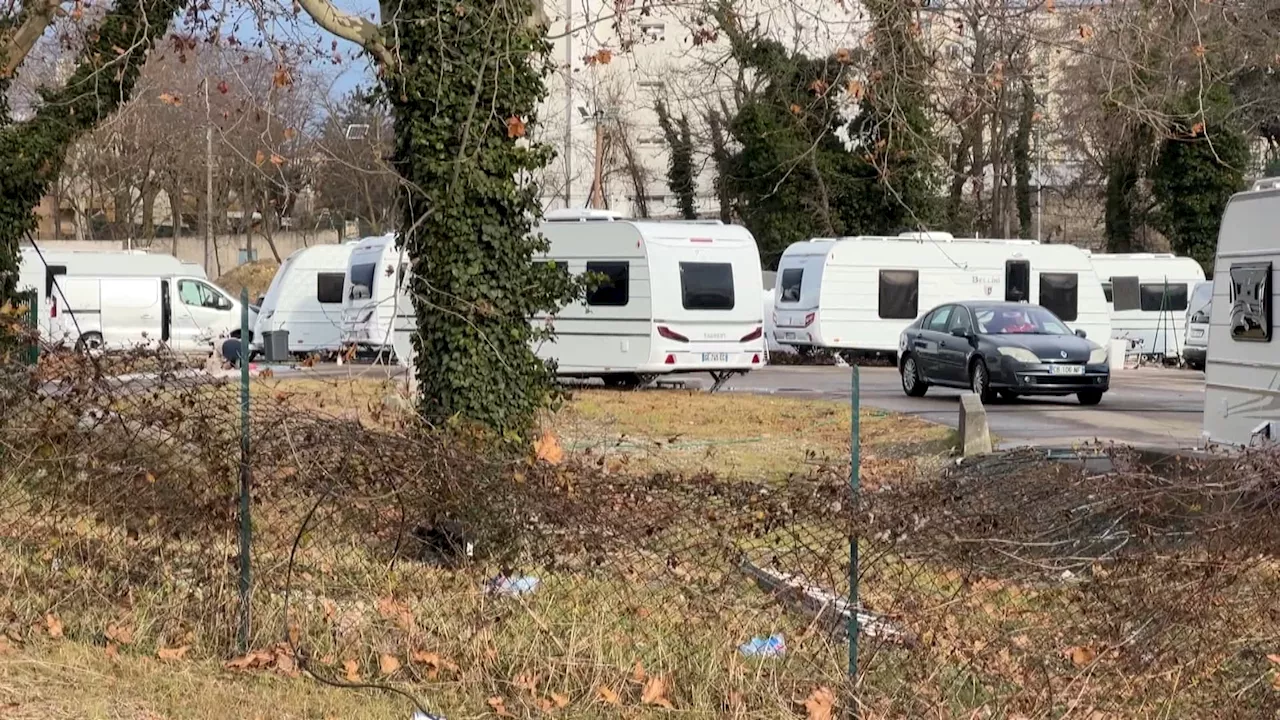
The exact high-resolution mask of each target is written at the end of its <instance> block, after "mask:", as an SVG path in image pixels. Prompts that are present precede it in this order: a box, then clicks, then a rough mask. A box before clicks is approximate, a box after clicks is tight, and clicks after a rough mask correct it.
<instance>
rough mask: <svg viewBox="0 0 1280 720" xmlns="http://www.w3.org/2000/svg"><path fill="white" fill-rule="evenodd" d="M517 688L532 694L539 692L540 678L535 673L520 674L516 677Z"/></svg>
mask: <svg viewBox="0 0 1280 720" xmlns="http://www.w3.org/2000/svg"><path fill="white" fill-rule="evenodd" d="M514 684H515V686H516V687H517V688H519V689H521V690H527V691H528V692H530V693H536V692H538V676H537V675H534V674H533V673H520V674H519V675H517V676H516V681H515V683H514Z"/></svg>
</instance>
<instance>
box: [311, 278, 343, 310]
mask: <svg viewBox="0 0 1280 720" xmlns="http://www.w3.org/2000/svg"><path fill="white" fill-rule="evenodd" d="M343 280H345V278H344V277H343V275H342V273H331V272H330V273H317V274H316V300H318V301H320V302H322V303H341V302H342V282H343Z"/></svg>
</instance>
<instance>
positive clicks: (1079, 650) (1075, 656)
mask: <svg viewBox="0 0 1280 720" xmlns="http://www.w3.org/2000/svg"><path fill="white" fill-rule="evenodd" d="M1062 656H1063V657H1065V658H1066V659H1068V660H1070V661H1071V664H1072V665H1075V666H1076V667H1084V666H1085V665H1088V664H1089V663H1091V662H1093V661H1094V659H1095V658H1097V657H1098V653H1097V651H1095V650H1094V649H1093V648H1091V647H1086V646H1083V645H1073V646H1071V647H1069V648H1066V649H1065V650H1063V651H1062Z"/></svg>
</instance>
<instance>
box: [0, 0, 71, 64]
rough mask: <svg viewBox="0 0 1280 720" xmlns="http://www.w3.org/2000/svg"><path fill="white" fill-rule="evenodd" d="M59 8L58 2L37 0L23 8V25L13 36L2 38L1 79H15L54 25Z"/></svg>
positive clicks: (0, 50) (54, 0)
mask: <svg viewBox="0 0 1280 720" xmlns="http://www.w3.org/2000/svg"><path fill="white" fill-rule="evenodd" d="M58 7H59V3H58V0H35V1H34V2H30V3H26V4H24V5H23V6H22V24H21V25H19V26H18V27H17V29H16V30H14V31H13V32H12V33H11V34H7V35H6V36H4V37H2V38H0V39H2V40H3V45H0V60H3V61H4V65H3V67H0V78H9V77H13V74H14V73H15V72H17V71H18V66H20V65H21V64H22V61H23V60H25V59H26V57H27V54H28V53H30V52H31V49H32V48H33V47H35V46H36V42H37V41H38V40H39V39H40V36H42V35H44V31H45V30H46V29H48V27H49V25H50V24H52V23H53V18H54V16H55V15H57V14H58Z"/></svg>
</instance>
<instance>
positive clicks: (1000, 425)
mask: <svg viewBox="0 0 1280 720" xmlns="http://www.w3.org/2000/svg"><path fill="white" fill-rule="evenodd" d="M301 372H302V373H303V374H309V375H321V376H329V377H332V376H335V375H348V374H357V375H365V376H368V377H378V376H384V375H386V374H388V373H390V374H392V375H399V374H400V373H401V372H402V371H401V370H400V369H399V368H396V367H394V366H393V367H391V368H387V367H385V366H383V367H371V366H368V365H348V366H345V367H342V366H336V365H322V366H317V367H315V368H312V369H310V370H304V371H301ZM277 374H278V375H283V374H284V373H282V372H278V373H277ZM850 377H851V375H850V370H849V369H848V368H841V367H816V366H805V367H795V366H773V367H765V368H762V369H760V370H756V371H754V372H752V373H750V374H748V375H745V376H743V377H738V378H734V379H733V380H731V381H730V382H729V383H728V384H727V385H726V390H728V391H736V392H752V393H764V394H776V395H780V396H790V397H807V398H825V399H831V400H844V401H848V399H849V397H850V394H851V392H850ZM671 380H674V381H677V382H684V383H685V384H686V387H690V388H696V387H707V386H709V385H710V380H709V379H708V378H707V376H705V375H679V376H674V377H672V378H671ZM861 382H862V392H861V398H862V403H863V405H866V406H868V407H875V408H880V409H883V410H889V411H892V412H901V413H908V414H911V415H915V416H918V417H921V418H924V419H926V420H930V421H933V422H938V423H944V424H947V425H950V426H952V427H955V426H956V424H957V422H958V420H959V400H958V398H959V397H960V391H959V390H950V389H946V388H938V387H933V388H930V389H929V394H928V395H926V396H924V397H922V398H912V397H907V396H906V395H905V394H904V393H903V392H902V387H901V385H900V384H899V380H898V372H897V370H895V369H894V368H887V367H868V368H862V369H861ZM646 392H661V390H650V391H646ZM1203 412H1204V374H1203V373H1199V372H1194V371H1190V370H1176V369H1163V368H1141V369H1136V370H1124V371H1121V372H1116V373H1113V374H1112V376H1111V390H1110V392H1108V393H1107V394H1106V396H1105V397H1103V399H1102V404H1100V405H1098V406H1096V407H1091V408H1086V407H1082V406H1081V405H1080V404H1079V403H1078V402H1076V399H1075V396H1068V397H1065V398H1020V399H1018V400H1014V401H1012V402H1010V401H998V402H996V403H994V404H992V405H989V406H988V407H987V419H988V422H990V424H991V432H992V433H994V434H995V436H996V440H997V443H998V444H999V445H1000V446H1001V447H1014V446H1018V445H1042V446H1051V447H1065V446H1069V445H1072V444H1074V443H1078V442H1087V441H1092V440H1114V441H1117V442H1122V443H1126V444H1131V445H1140V446H1150V447H1160V448H1187V447H1193V446H1195V445H1197V444H1198V442H1199V439H1200V429H1201V423H1202V419H1201V418H1202V415H1203Z"/></svg>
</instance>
